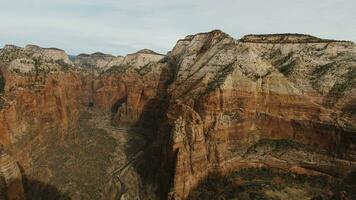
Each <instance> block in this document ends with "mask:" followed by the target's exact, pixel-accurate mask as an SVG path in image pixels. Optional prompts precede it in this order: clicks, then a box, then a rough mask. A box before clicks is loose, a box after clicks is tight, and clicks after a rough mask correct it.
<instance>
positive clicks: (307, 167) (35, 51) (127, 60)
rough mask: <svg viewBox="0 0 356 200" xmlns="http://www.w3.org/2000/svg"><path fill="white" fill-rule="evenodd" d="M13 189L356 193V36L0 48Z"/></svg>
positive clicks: (198, 37) (194, 194) (11, 195)
mask: <svg viewBox="0 0 356 200" xmlns="http://www.w3.org/2000/svg"><path fill="white" fill-rule="evenodd" d="M0 144H1V146H0V181H1V182H0V199H168V200H185V199H314V200H316V199H356V196H355V195H356V192H355V191H356V45H355V44H354V43H353V42H350V41H337V40H327V39H320V38H317V37H314V36H310V35H304V34H269V35H246V36H244V37H242V38H241V39H238V40H236V39H234V38H232V37H231V36H229V35H228V34H226V33H224V32H222V31H220V30H213V31H211V32H207V33H198V34H195V35H189V36H186V37H185V38H183V39H180V40H178V41H177V43H176V45H175V46H174V47H173V49H172V50H171V51H170V52H168V53H167V54H166V55H162V54H159V53H156V52H154V51H152V50H149V49H143V50H140V51H138V52H136V53H132V54H128V55H126V56H113V55H109V54H103V53H99V52H98V53H94V54H80V55H78V56H71V57H69V56H68V55H67V54H66V53H65V52H64V51H63V50H60V49H56V48H42V47H39V46H36V45H27V46H26V47H23V48H22V47H17V46H14V45H6V46H4V47H3V48H2V49H0Z"/></svg>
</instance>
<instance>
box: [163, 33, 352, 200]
mask: <svg viewBox="0 0 356 200" xmlns="http://www.w3.org/2000/svg"><path fill="white" fill-rule="evenodd" d="M168 56H169V57H171V59H172V60H174V61H175V66H176V69H177V71H176V74H175V77H176V79H175V80H174V82H173V84H171V85H170V87H169V95H170V103H169V105H170V106H169V109H168V115H167V117H168V123H169V124H170V126H172V127H173V128H172V130H171V137H170V138H171V142H170V143H171V152H174V153H171V155H170V156H167V157H168V162H174V163H176V164H175V166H174V167H175V168H174V170H173V171H174V174H175V175H174V181H173V186H172V188H173V189H172V191H173V196H175V198H176V199H179V198H182V199H185V198H187V196H188V195H189V192H190V191H191V189H192V188H194V187H196V186H197V185H198V184H199V183H200V182H201V181H202V180H203V178H204V177H206V175H207V174H208V173H211V172H220V173H226V172H227V171H229V170H231V169H237V168H238V167H239V166H240V165H244V163H247V164H249V163H250V164H251V163H260V164H264V165H268V166H271V165H272V163H270V162H272V160H270V159H267V160H266V159H265V157H264V156H261V157H257V158H255V161H254V162H252V161H248V160H246V158H245V157H244V155H245V152H246V151H247V150H248V149H249V148H250V147H251V146H253V145H254V144H256V143H257V142H258V141H260V140H261V139H264V138H268V139H276V140H281V139H284V140H291V141H295V142H298V143H301V144H308V145H316V146H318V147H320V148H322V149H327V151H328V154H330V155H333V156H335V157H337V158H340V159H345V164H341V163H338V164H336V165H335V166H334V167H335V169H337V167H346V168H347V169H348V170H347V171H348V172H351V171H352V170H354V169H355V163H354V162H353V161H355V159H356V157H355V154H354V152H355V146H354V144H355V139H356V137H355V131H356V129H355V124H356V123H355V116H354V114H353V111H352V109H349V108H351V107H353V106H354V104H355V102H356V101H355V94H356V93H355V77H356V76H355V70H356V63H355V56H356V54H355V45H354V44H353V43H351V42H338V41H329V40H321V39H316V38H315V37H310V36H304V35H286V36H283V35H277V36H276V35H272V36H246V37H244V38H243V39H242V40H241V41H236V40H234V39H233V38H231V37H229V36H228V35H226V34H224V33H222V32H220V31H213V32H210V33H203V34H197V35H194V36H188V37H186V38H185V39H183V40H180V41H178V43H177V45H176V46H175V48H174V49H173V51H172V52H171V53H170V54H169V55H168ZM331 105H332V106H331ZM171 113H172V114H171ZM169 157H170V158H169ZM276 159H277V161H273V162H274V163H277V164H276V166H275V167H278V168H281V169H286V170H288V169H291V168H292V167H294V166H296V167H299V165H300V164H301V163H302V162H305V160H298V161H290V160H291V158H290V157H288V158H287V159H286V160H287V163H285V162H284V160H282V159H280V158H279V157H276ZM309 159H311V158H309ZM329 159H330V160H331V157H330V158H329ZM311 160H312V161H310V162H308V164H309V165H318V162H317V161H316V160H314V159H311ZM349 161H352V162H351V164H350V163H349ZM278 162H281V163H278ZM340 162H341V161H340ZM284 165H286V166H284ZM321 171H323V170H321ZM323 172H324V171H323ZM324 173H327V172H324ZM346 176H347V175H346Z"/></svg>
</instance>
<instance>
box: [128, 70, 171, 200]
mask: <svg viewBox="0 0 356 200" xmlns="http://www.w3.org/2000/svg"><path fill="white" fill-rule="evenodd" d="M173 78H174V74H173V72H172V68H170V67H168V68H166V69H165V70H164V71H162V73H161V75H160V78H159V84H158V86H157V91H158V92H157V95H156V96H155V97H154V98H153V99H151V100H149V101H148V102H147V103H146V104H145V106H144V108H143V112H142V113H141V115H140V117H139V120H138V122H137V123H136V124H135V125H134V126H133V127H134V128H133V131H132V132H136V133H137V130H138V132H140V133H142V134H143V137H144V138H145V141H146V144H145V145H144V147H143V149H142V151H143V156H142V157H141V159H139V160H138V162H135V163H134V164H133V167H134V169H135V170H136V172H138V174H139V175H140V177H141V179H142V180H143V182H144V184H147V185H151V186H153V187H155V188H156V189H155V191H154V193H155V194H156V195H157V196H158V197H160V198H161V199H166V198H167V190H166V186H167V184H166V181H163V182H162V175H161V171H160V170H161V169H162V154H161V151H162V149H161V147H162V144H163V143H164V142H166V141H167V140H166V139H167V138H163V137H161V136H160V134H159V132H160V130H161V129H162V125H164V124H166V123H165V117H166V115H165V114H166V111H167V109H168V105H169V95H168V94H167V89H168V86H169V85H170V84H171V83H172V81H173ZM134 129H136V131H135V130H134ZM166 135H169V134H166ZM131 145H132V146H134V145H135V144H131ZM131 145H128V147H127V148H126V149H125V153H126V155H132V153H133V152H132V148H130V147H129V146H131ZM164 179H166V180H169V181H168V182H170V178H169V177H164Z"/></svg>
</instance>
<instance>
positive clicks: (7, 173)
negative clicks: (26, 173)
mask: <svg viewBox="0 0 356 200" xmlns="http://www.w3.org/2000/svg"><path fill="white" fill-rule="evenodd" d="M0 180H1V182H0V188H1V191H0V192H1V193H0V198H1V199H11V200H15V199H17V200H21V199H25V193H24V190H23V183H22V175H21V172H20V169H19V167H18V165H17V164H16V162H15V161H14V160H13V159H12V158H11V157H10V156H9V154H7V153H6V152H5V151H4V149H3V148H2V147H1V149H0Z"/></svg>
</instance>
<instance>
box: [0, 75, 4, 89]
mask: <svg viewBox="0 0 356 200" xmlns="http://www.w3.org/2000/svg"><path fill="white" fill-rule="evenodd" d="M4 91H5V79H4V77H3V76H1V75H0V93H4Z"/></svg>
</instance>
